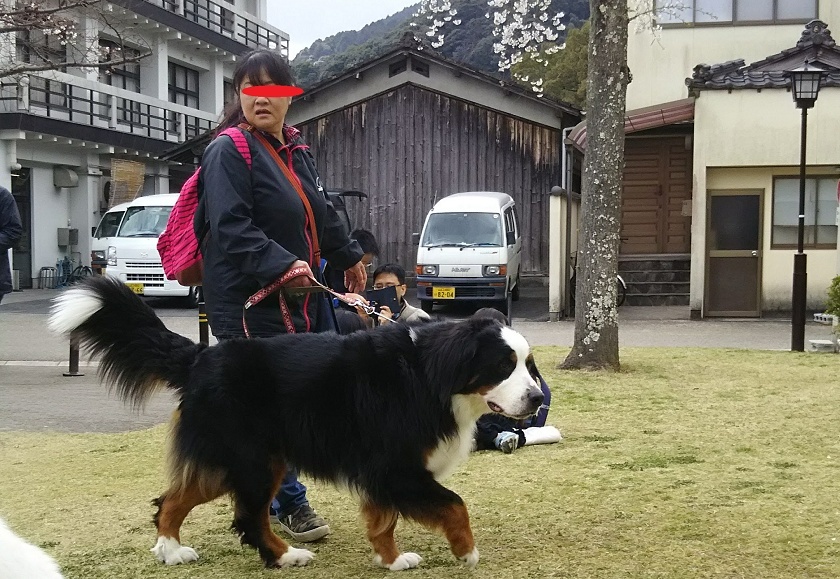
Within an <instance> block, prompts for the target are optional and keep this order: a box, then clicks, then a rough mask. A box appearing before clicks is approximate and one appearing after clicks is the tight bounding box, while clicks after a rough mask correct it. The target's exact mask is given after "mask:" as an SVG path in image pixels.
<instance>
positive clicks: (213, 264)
mask: <svg viewBox="0 0 840 579" xmlns="http://www.w3.org/2000/svg"><path fill="white" fill-rule="evenodd" d="M284 130H285V140H286V143H287V145H285V146H284V145H283V144H282V143H280V141H278V140H277V139H275V138H274V137H273V136H271V135H267V134H265V136H266V138H267V140H268V141H269V142H270V143H271V144H272V145H273V146H274V147H275V148H276V149H277V151H278V153H279V154H280V157H281V159H283V160H284V161H285V162H286V164H287V166H288V167H289V168H290V169H291V170H292V173H293V174H294V175H295V176H297V178H298V179H299V180H300V183H301V186H302V188H303V191H304V193H305V194H306V196H307V199H308V200H309V203H310V205H311V206H312V212H313V215H314V217H315V224H316V231H317V233H318V240H319V242H320V247H321V256H322V258H324V259H326V260H327V262H328V263H329V264H330V265H332V266H333V267H334V268H336V269H340V270H345V269H348V268H349V267H352V266H353V265H355V264H356V263H357V262H358V261H359V260H360V259H361V258H362V250H361V248H360V247H359V245H358V243H356V242H355V241H353V240H351V239H350V237H349V235H348V233H349V232H348V231H346V228H345V227H344V225H343V223H342V222H341V220H340V219H339V217H338V215H337V214H336V212H335V209H334V208H333V206H332V203H330V201H329V199H328V197H327V195H326V192H325V191H324V189H323V187H322V185H321V182H320V179H319V177H318V174H317V172H316V170H315V164H314V162H313V160H312V156H311V155H310V154H309V152H308V150H307V146H306V145H305V144H304V143H303V141H302V140H301V138H300V134H299V133H298V132H297V131H296V130H295V129H294V128H292V127H285V128H284ZM244 134H245V138H246V140H247V141H248V145H249V147H250V150H251V157H252V163H251V168H250V170H249V169H248V165H247V164H246V162H245V159H244V158H243V156H242V154H241V153H240V152H239V151H238V150H237V149H236V145H234V143H233V140H232V139H231V138H230V137H227V136H221V137H219V138H217V139H215V140H214V141H213V142H211V143H210V145H209V146H208V147H207V149H206V151H205V152H204V156H203V158H202V162H201V172H200V174H199V192H200V193H199V194H200V199H201V202H200V206H199V210H198V211H197V212H196V221H195V225H196V234H197V235H198V236H199V238H201V235H202V234H203V233H204V231H205V230H206V225H205V224H209V232H207V234H206V235H205V237H204V240H203V242H202V255H203V258H204V298H205V302H206V304H207V316H208V319H209V322H210V327H211V328H212V330H213V334H214V335H215V336H217V337H222V338H232V337H239V336H243V335H244V333H243V329H242V315H243V304H244V303H245V301H246V300H247V299H248V297H250V296H251V295H252V294H254V293H255V292H256V291H258V290H259V289H261V288H263V287H264V286H266V285H268V284H270V283H271V282H273V281H274V280H276V279H277V278H279V277H280V276H281V275H282V274H283V272H285V271H286V270H287V269H288V268H289V266H290V265H291V264H292V263H293V262H295V261H296V260H303V261H305V262H307V263H309V264H310V266H311V267H312V256H313V249H312V243H311V241H310V239H309V228H308V227H307V215H306V210H305V208H304V205H303V202H302V201H301V200H300V197H299V196H298V194H297V192H296V191H295V189H294V187H293V186H292V184H291V183H290V182H289V181H288V179H287V178H286V177H285V176H284V174H283V172H282V171H281V170H280V168H279V167H278V166H277V163H276V162H275V160H274V158H273V157H272V155H271V154H270V153H269V152H268V151H267V150H266V149H265V148H264V146H263V145H262V144H261V143H260V142H259V141H258V140H257V139H256V138H255V137H254V136H253V135H251V134H250V133H248V132H247V131H246V132H244ZM312 269H313V272H315V273H316V274H317V272H318V269H319V268H318V267H317V266H315V267H312ZM287 303H288V305H289V307H290V310H291V313H292V317H293V320H294V323H295V329H296V330H297V331H298V332H308V331H319V330H320V329H323V328H324V327H325V326H326V324H325V322H326V319H325V317H326V316H327V315H329V316H332V311H331V309H329V301H328V300H327V298H326V295H325V294H319V293H308V294H302V295H301V296H299V297H292V298H289V299H288V300H287ZM246 315H247V322H248V330H249V332H250V334H251V335H252V336H255V337H270V336H275V335H277V334H280V333H285V332H286V328H285V326H284V325H283V321H282V317H281V313H280V307H279V303H278V297H277V295H273V296H270V297H268V298H266V299H265V300H263V301H262V302H260V303H259V304H258V305H256V306H255V307H252V308H250V309H248V311H247V314H246Z"/></svg>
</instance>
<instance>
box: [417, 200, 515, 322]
mask: <svg viewBox="0 0 840 579" xmlns="http://www.w3.org/2000/svg"><path fill="white" fill-rule="evenodd" d="M521 267H522V234H521V232H520V229H519V220H518V218H517V216H516V204H515V203H514V201H513V198H512V197H511V196H510V195H508V194H506V193H494V192H489V191H475V192H469V193H456V194H454V195H449V196H448V197H444V198H443V199H441V200H440V201H438V202H437V203H436V204H435V206H434V207H433V208H432V210H431V211H430V212H429V214H428V215H427V216H426V223H425V224H424V225H423V231H422V233H421V234H420V243H419V246H418V248H417V299H418V300H419V301H420V307H422V308H423V310H424V311H426V312H431V311H432V307H433V305H434V303H435V302H437V303H443V302H451V301H453V300H454V301H473V302H486V303H484V304H483V305H487V306H494V307H496V308H498V309H499V310H501V312H502V313H504V314H505V315H509V314H510V302H511V300H517V299H519V277H520V273H521V271H520V270H521Z"/></svg>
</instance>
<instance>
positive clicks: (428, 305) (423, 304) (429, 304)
mask: <svg viewBox="0 0 840 579" xmlns="http://www.w3.org/2000/svg"><path fill="white" fill-rule="evenodd" d="M420 309H421V310H423V311H424V312H426V313H427V314H431V313H432V310H433V309H435V302H434V301H432V300H420Z"/></svg>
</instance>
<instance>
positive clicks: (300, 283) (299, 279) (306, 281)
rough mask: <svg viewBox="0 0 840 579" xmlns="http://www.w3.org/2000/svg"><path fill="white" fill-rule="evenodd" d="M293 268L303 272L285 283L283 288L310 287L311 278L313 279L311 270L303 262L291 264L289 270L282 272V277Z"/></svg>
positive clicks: (298, 261)
mask: <svg viewBox="0 0 840 579" xmlns="http://www.w3.org/2000/svg"><path fill="white" fill-rule="evenodd" d="M295 268H302V269H304V270H305V271H301V272H300V273H299V274H298V275H296V276H295V277H293V278H292V279H290V280H289V281H287V282H286V283H285V285H284V287H309V286H311V285H312V278H313V277H315V276H313V275H312V270H311V269H310V268H309V264H308V263H306V262H305V261H303V260H300V259H299V260H297V261H296V262H294V263H292V265H290V266H289V269H287V270H286V271H284V272H283V275H286V274H287V273H289V272H290V271H291V270H293V269H295Z"/></svg>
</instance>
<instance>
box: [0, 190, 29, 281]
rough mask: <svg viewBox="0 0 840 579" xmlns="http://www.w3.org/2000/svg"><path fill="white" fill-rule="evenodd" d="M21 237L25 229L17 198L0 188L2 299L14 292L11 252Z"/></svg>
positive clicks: (0, 274)
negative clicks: (10, 263)
mask: <svg viewBox="0 0 840 579" xmlns="http://www.w3.org/2000/svg"><path fill="white" fill-rule="evenodd" d="M21 235H23V227H22V226H21V223H20V213H18V208H17V203H15V198H14V197H12V194H11V193H10V192H9V190H8V189H6V188H5V187H0V297H2V296H4V295H6V294H7V293H9V292H11V291H12V270H11V268H10V267H9V250H10V249H11V248H12V247H13V246H14V245H15V244H16V243H17V242H18V241H19V240H20V237H21Z"/></svg>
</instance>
